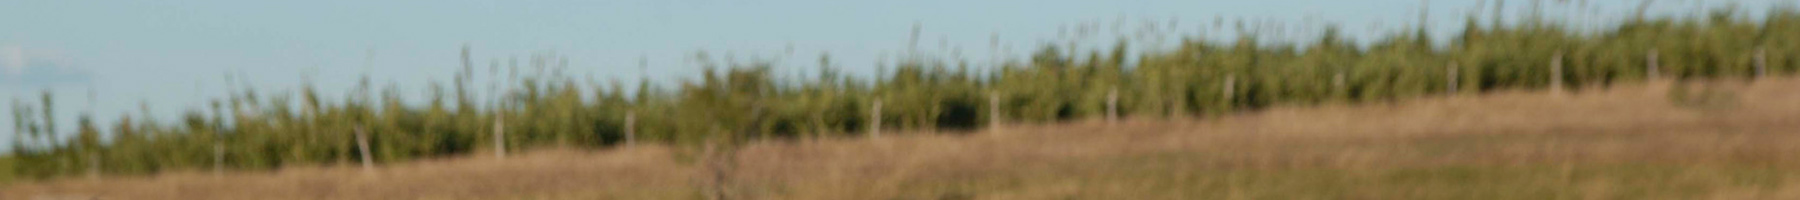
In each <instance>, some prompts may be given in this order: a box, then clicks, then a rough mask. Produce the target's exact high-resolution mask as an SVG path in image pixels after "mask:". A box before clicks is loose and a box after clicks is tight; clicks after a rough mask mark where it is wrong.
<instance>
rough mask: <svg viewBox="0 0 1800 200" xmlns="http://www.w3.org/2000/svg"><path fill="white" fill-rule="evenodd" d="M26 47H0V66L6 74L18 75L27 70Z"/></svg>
mask: <svg viewBox="0 0 1800 200" xmlns="http://www.w3.org/2000/svg"><path fill="white" fill-rule="evenodd" d="M25 59H26V58H25V48H24V47H19V46H3V47H0V67H3V68H5V69H6V74H9V75H17V74H21V73H24V72H25V64H26V63H25Z"/></svg>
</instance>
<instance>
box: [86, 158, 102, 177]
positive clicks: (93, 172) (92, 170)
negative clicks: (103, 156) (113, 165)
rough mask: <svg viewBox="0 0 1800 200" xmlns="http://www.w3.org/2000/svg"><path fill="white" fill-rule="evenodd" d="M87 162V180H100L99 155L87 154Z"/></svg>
mask: <svg viewBox="0 0 1800 200" xmlns="http://www.w3.org/2000/svg"><path fill="white" fill-rule="evenodd" d="M87 160H88V162H87V164H88V166H87V170H88V171H87V176H88V179H96V180H97V179H100V153H88V155H87Z"/></svg>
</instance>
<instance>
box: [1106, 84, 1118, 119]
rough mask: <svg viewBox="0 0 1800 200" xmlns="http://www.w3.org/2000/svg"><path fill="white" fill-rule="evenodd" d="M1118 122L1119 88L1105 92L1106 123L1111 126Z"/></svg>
mask: <svg viewBox="0 0 1800 200" xmlns="http://www.w3.org/2000/svg"><path fill="white" fill-rule="evenodd" d="M1118 121H1119V88H1118V87H1113V88H1112V89H1109V90H1107V91H1106V123H1107V124H1113V123H1118Z"/></svg>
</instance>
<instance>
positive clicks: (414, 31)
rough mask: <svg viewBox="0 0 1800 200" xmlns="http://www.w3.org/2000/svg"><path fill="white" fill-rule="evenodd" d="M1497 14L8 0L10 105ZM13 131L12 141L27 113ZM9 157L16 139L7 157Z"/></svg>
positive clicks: (642, 69) (1142, 4) (1384, 27)
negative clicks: (1079, 31) (468, 58)
mask: <svg viewBox="0 0 1800 200" xmlns="http://www.w3.org/2000/svg"><path fill="white" fill-rule="evenodd" d="M1495 1H1499V0H1460V1H1445V0H1435V1H1420V0H1355V1H1344V0H1261V1H1226V0H1167V1H1165V0H1116V1H1068V0H992V1H969V0H908V1H842V0H642V1H640V0H618V1H538V0H522V1H468V0H437V1H418V0H392V1H351V0H309V1H225V0H169V1H129V0H128V1H86V0H64V1H36V0H0V101H6V103H7V104H8V105H11V103H13V101H20V100H24V101H29V102H36V100H37V98H38V95H39V93H40V92H42V91H46V90H47V91H50V92H51V93H53V94H54V95H55V96H56V99H57V102H56V108H55V109H56V114H57V117H56V118H57V119H56V120H57V122H58V124H59V125H58V126H59V129H60V130H59V131H62V132H65V133H64V135H67V133H66V132H70V131H72V130H74V129H73V128H72V127H75V126H74V124H75V123H74V122H75V120H76V118H77V116H79V114H81V113H89V114H92V115H93V116H95V120H96V122H100V123H103V124H106V123H111V122H112V121H113V120H116V119H117V118H119V117H120V116H122V115H127V114H129V115H132V116H133V118H139V117H141V116H140V115H143V114H145V113H147V114H148V115H150V116H152V117H154V118H156V119H159V120H162V122H164V123H168V122H171V121H172V119H174V117H175V116H178V115H179V114H180V113H182V112H186V111H191V110H196V109H200V108H202V107H203V105H205V103H206V102H208V101H209V100H211V99H213V98H216V97H222V96H224V95H225V91H227V89H228V88H234V87H235V88H253V89H255V90H257V92H258V93H259V94H264V95H268V94H281V93H290V94H291V93H294V92H295V91H296V90H297V89H299V88H301V87H302V85H303V83H306V80H308V77H310V80H312V81H311V82H312V83H313V84H314V85H315V86H316V87H317V88H318V89H319V91H320V92H321V93H323V94H326V95H328V96H327V97H332V98H328V99H341V98H338V97H341V95H342V94H344V93H347V92H348V91H350V90H351V89H352V88H353V87H354V86H355V85H356V82H357V80H359V78H361V77H364V76H367V77H369V79H370V80H372V82H374V83H375V84H376V85H377V87H385V86H392V87H394V88H398V89H400V90H401V92H402V93H403V94H405V95H408V96H409V97H414V98H412V99H413V100H417V99H420V98H422V97H423V96H425V94H426V93H425V92H426V91H427V90H426V89H425V88H426V86H427V85H428V83H431V82H434V81H435V82H446V81H449V80H450V79H451V78H452V77H453V74H454V73H455V71H456V70H457V69H458V68H460V67H459V66H460V62H461V61H460V58H459V55H460V51H461V50H462V47H464V46H465V45H466V46H468V47H470V49H471V51H472V57H473V59H474V60H475V63H477V68H476V69H477V70H476V71H478V72H483V74H478V75H477V77H490V75H491V74H485V72H486V71H487V70H486V68H487V66H488V64H489V63H495V62H499V63H510V62H511V61H510V60H525V59H529V58H531V56H534V55H557V56H561V57H565V58H567V59H568V62H569V69H568V72H567V73H565V74H564V75H567V76H571V77H576V78H584V79H586V78H587V77H593V78H592V79H588V80H598V81H601V82H606V81H608V80H619V81H620V82H625V83H636V82H638V81H637V80H640V79H649V80H652V81H656V82H664V83H667V82H673V81H679V80H683V79H688V78H694V77H696V76H697V73H698V72H699V71H700V70H701V68H700V67H698V65H697V64H696V63H695V62H694V61H692V60H693V59H691V58H693V57H694V56H693V55H695V54H696V52H706V53H707V54H708V55H711V56H712V57H713V58H715V60H736V61H749V60H766V61H771V62H775V63H776V64H777V65H776V67H777V68H776V70H777V73H780V74H778V75H781V76H789V77H792V76H804V75H807V73H806V72H810V71H815V70H816V69H817V65H816V64H815V63H816V62H817V60H818V58H819V57H820V55H821V54H825V53H829V55H830V56H831V57H832V60H833V61H835V63H838V64H836V65H837V66H836V67H838V68H840V69H841V70H843V71H846V72H848V73H851V74H860V75H867V74H872V73H873V72H874V71H876V69H879V68H877V67H875V66H876V65H875V63H878V62H879V61H883V60H890V59H891V58H894V57H898V56H899V55H902V53H905V52H923V53H922V54H928V55H935V56H940V57H949V58H963V59H965V60H970V61H972V62H976V63H984V62H990V61H991V60H992V59H990V58H996V57H999V58H1021V57H1023V55H1024V54H1025V53H1028V52H1030V51H1029V50H1032V49H1036V48H1038V47H1041V46H1042V45H1044V44H1046V43H1050V42H1055V41H1064V40H1068V38H1071V37H1070V35H1075V34H1067V33H1071V32H1069V31H1067V30H1070V29H1071V27H1083V26H1090V27H1095V30H1097V32H1096V33H1095V34H1089V36H1087V37H1083V38H1084V39H1079V40H1080V41H1090V42H1087V43H1083V44H1088V43H1091V44H1111V43H1112V42H1113V41H1117V38H1119V37H1120V36H1127V35H1138V34H1140V33H1142V32H1146V31H1145V30H1148V28H1151V27H1154V31H1152V32H1156V33H1159V34H1156V35H1165V36H1166V37H1163V38H1165V41H1154V40H1148V39H1147V38H1156V37H1133V38H1138V39H1137V40H1133V43H1141V44H1146V45H1141V46H1135V47H1137V48H1135V49H1134V51H1153V50H1156V49H1157V48H1158V47H1159V46H1157V45H1154V44H1164V45H1167V44H1172V43H1173V40H1175V39H1174V38H1177V37H1203V38H1221V37H1229V35H1231V34H1221V33H1222V32H1225V30H1228V29H1230V28H1231V27H1232V26H1231V25H1229V24H1232V23H1231V22H1235V21H1246V22H1253V23H1252V24H1256V23H1254V22H1265V23H1263V24H1266V26H1276V27H1285V28H1283V29H1281V30H1282V31H1271V33H1272V34H1273V33H1277V32H1278V33H1282V34H1275V37H1267V38H1307V37H1308V35H1307V34H1306V33H1316V32H1318V28H1319V27H1323V25H1324V24H1335V25H1337V26H1339V27H1341V28H1342V29H1343V30H1344V33H1346V34H1348V35H1349V36H1351V37H1352V38H1358V39H1361V40H1365V41H1366V40H1372V39H1375V38H1377V37H1379V36H1382V35H1385V34H1387V33H1392V32H1396V31H1403V30H1408V29H1407V27H1416V25H1417V24H1418V23H1419V21H1420V20H1419V19H1420V13H1419V11H1420V10H1421V9H1420V8H1421V6H1422V5H1426V3H1425V2H1429V3H1428V5H1429V6H1428V7H1427V8H1428V9H1425V10H1428V11H1427V15H1425V16H1426V19H1427V20H1426V27H1427V28H1428V29H1430V30H1432V32H1433V34H1435V35H1437V37H1436V39H1440V40H1442V39H1447V38H1448V36H1449V35H1450V34H1454V32H1455V31H1458V30H1461V28H1462V27H1461V26H1462V23H1463V19H1464V17H1465V16H1470V15H1479V16H1481V17H1483V18H1486V17H1490V16H1491V15H1492V13H1491V10H1492V7H1484V6H1479V5H1492V4H1493V3H1494V2H1495ZM1530 2H1531V1H1530V0H1510V1H1507V2H1506V4H1505V7H1506V9H1505V10H1504V13H1505V15H1506V16H1508V17H1505V18H1515V17H1516V16H1521V15H1522V14H1524V13H1527V11H1528V10H1529V9H1526V8H1528V7H1529V6H1530V5H1531V3H1530ZM1546 2H1551V1H1546ZM1639 2H1641V1H1639V0H1589V1H1586V3H1568V4H1554V3H1545V4H1544V6H1545V7H1546V8H1548V9H1545V10H1544V11H1542V12H1543V13H1545V15H1546V16H1551V17H1552V18H1554V19H1557V20H1561V21H1567V22H1568V23H1570V24H1573V25H1588V26H1595V27H1598V26H1597V25H1604V24H1605V23H1610V22H1616V21H1620V20H1622V19H1623V18H1625V17H1627V16H1629V13H1631V11H1632V10H1633V9H1635V8H1636V7H1637V6H1638V5H1639ZM1791 4H1792V2H1783V0H1722V1H1705V0H1698V1H1696V0H1658V1H1656V3H1653V4H1651V5H1652V7H1651V8H1652V9H1651V10H1652V14H1653V15H1662V16H1679V15H1690V14H1695V13H1696V12H1698V11H1701V10H1706V9H1695V8H1700V7H1706V8H1716V7H1740V8H1745V10H1744V11H1745V12H1746V13H1747V14H1746V15H1759V14H1761V13H1763V12H1764V11H1767V10H1766V9H1762V8H1768V7H1793V5H1791ZM1221 22H1222V23H1221ZM1484 22H1485V19H1484ZM1277 23H1279V24H1280V25H1273V24H1277ZM915 28H917V29H916V30H917V31H918V34H917V35H918V40H917V41H916V42H912V41H913V40H912V38H913V36H914V34H913V33H914V31H915ZM1092 41H1097V42H1092ZM1057 43H1059V44H1062V43H1063V42H1057ZM996 44H997V45H996ZM1101 47H1102V46H1101V45H1086V46H1081V47H1079V48H1101ZM520 62H523V61H520ZM976 67H978V68H980V67H984V66H982V65H977V66H976ZM228 76H229V77H232V80H230V81H228V80H227V77H228ZM486 81H488V80H487V79H485V78H478V79H477V80H476V83H477V86H480V85H481V83H485V82H486ZM628 88H629V87H628ZM10 108H11V106H8V107H6V108H4V109H10ZM8 113H10V110H9V112H8ZM0 118H7V119H6V120H5V121H4V122H0V123H5V124H0V128H5V129H4V130H5V131H4V132H11V131H12V130H13V129H12V127H13V126H14V125H13V124H11V122H12V119H11V115H6V116H0ZM12 139H13V138H12V137H10V134H8V136H7V137H0V147H4V146H7V145H9V144H11V143H12V142H11V140H12Z"/></svg>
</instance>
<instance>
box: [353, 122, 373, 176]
mask: <svg viewBox="0 0 1800 200" xmlns="http://www.w3.org/2000/svg"><path fill="white" fill-rule="evenodd" d="M356 151H357V152H358V153H360V154H362V169H363V172H370V171H371V170H373V169H374V168H375V166H374V164H372V163H371V161H373V160H372V159H370V158H369V133H368V131H367V130H365V129H363V127H362V126H356Z"/></svg>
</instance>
